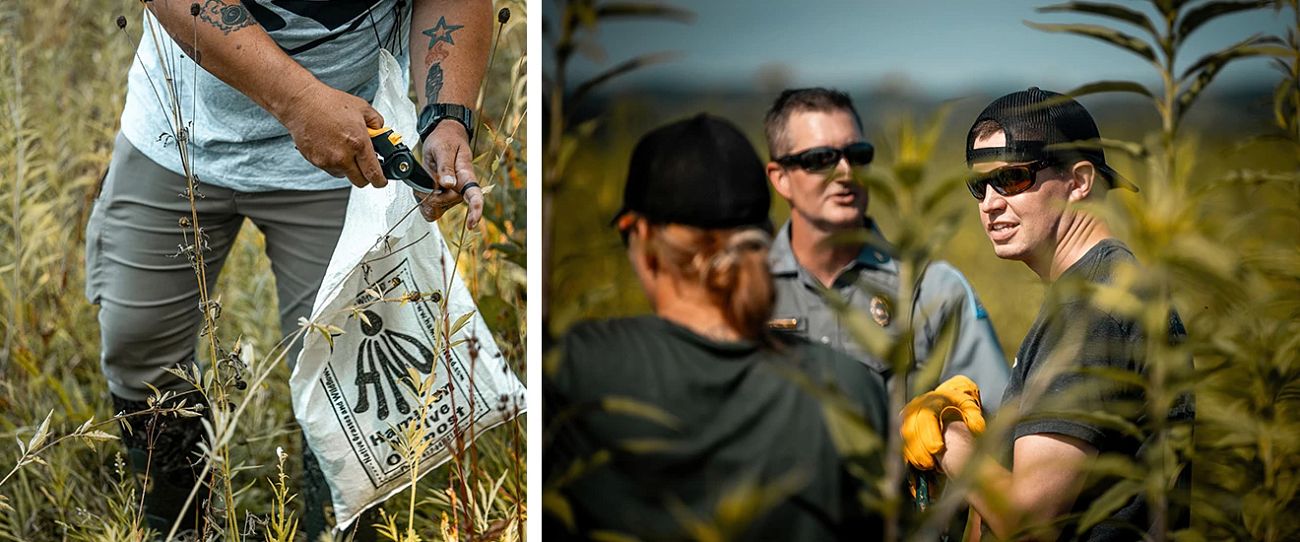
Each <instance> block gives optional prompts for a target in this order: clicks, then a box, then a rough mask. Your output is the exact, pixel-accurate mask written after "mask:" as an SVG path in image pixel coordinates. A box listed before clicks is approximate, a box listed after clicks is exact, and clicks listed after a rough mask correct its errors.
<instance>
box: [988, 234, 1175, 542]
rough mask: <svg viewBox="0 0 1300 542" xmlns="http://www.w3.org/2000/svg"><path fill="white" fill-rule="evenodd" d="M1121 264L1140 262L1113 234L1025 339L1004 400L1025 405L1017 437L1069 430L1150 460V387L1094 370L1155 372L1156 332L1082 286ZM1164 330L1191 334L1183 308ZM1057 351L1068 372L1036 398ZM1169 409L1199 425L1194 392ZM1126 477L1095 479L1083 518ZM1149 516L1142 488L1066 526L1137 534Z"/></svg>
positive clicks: (1066, 278)
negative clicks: (1107, 307) (1103, 304)
mask: <svg viewBox="0 0 1300 542" xmlns="http://www.w3.org/2000/svg"><path fill="white" fill-rule="evenodd" d="M1121 263H1129V264H1135V263H1136V259H1135V258H1134V257H1133V253H1132V252H1131V251H1129V249H1128V247H1126V246H1124V244H1123V243H1121V242H1119V241H1117V240H1114V239H1106V240H1103V241H1102V242H1100V243H1098V244H1097V245H1096V246H1094V247H1092V248H1091V249H1090V250H1088V252H1087V253H1086V254H1084V255H1083V257H1082V258H1079V261H1077V262H1075V263H1074V265H1071V266H1070V268H1069V269H1067V270H1066V271H1065V272H1064V273H1062V274H1061V276H1060V278H1058V279H1057V280H1056V282H1055V283H1054V284H1053V285H1052V288H1051V289H1050V290H1049V292H1048V294H1047V301H1046V302H1044V304H1043V308H1042V310H1041V311H1040V312H1039V314H1038V319H1037V320H1036V321H1035V322H1034V325H1033V326H1032V327H1031V328H1030V329H1029V333H1028V334H1027V335H1026V336H1025V340H1024V342H1022V343H1021V345H1020V351H1019V353H1018V355H1017V356H1016V365H1015V367H1014V368H1013V369H1012V373H1011V382H1010V383H1009V384H1008V385H1007V389H1006V395H1004V396H1003V398H1002V404H1003V405H1015V406H1017V407H1019V408H1020V415H1021V420H1020V421H1019V422H1018V423H1017V424H1016V426H1015V430H1014V431H1013V435H1012V441H1013V442H1014V440H1015V439H1017V438H1020V437H1023V436H1027V435H1037V434H1059V435H1067V436H1071V437H1074V438H1077V439H1079V440H1082V441H1084V442H1087V443H1088V444H1090V445H1092V446H1093V447H1095V448H1097V450H1098V452H1099V453H1101V454H1117V455H1124V456H1129V457H1130V458H1131V459H1133V460H1134V461H1139V462H1141V461H1142V460H1143V457H1144V456H1145V454H1147V453H1149V452H1148V451H1147V450H1146V447H1147V446H1149V445H1151V444H1152V443H1153V442H1154V441H1153V438H1154V435H1152V434H1151V433H1150V432H1149V431H1148V426H1149V425H1150V423H1149V420H1147V419H1146V410H1147V406H1146V395H1145V393H1144V391H1143V390H1142V388H1140V387H1138V386H1135V385H1132V384H1131V383H1127V384H1126V383H1125V382H1124V381H1123V380H1115V379H1110V378H1105V377H1104V376H1103V375H1099V374H1098V373H1096V372H1089V371H1112V372H1114V373H1115V374H1132V375H1137V376H1140V377H1141V378H1142V379H1143V380H1146V379H1147V374H1146V373H1147V364H1146V359H1145V350H1144V349H1145V344H1146V340H1147V339H1146V337H1147V333H1148V330H1144V329H1142V327H1141V326H1140V325H1139V323H1138V322H1137V321H1135V320H1133V319H1131V318H1127V317H1124V316H1121V315H1118V314H1115V313H1111V312H1106V311H1103V310H1101V309H1098V308H1097V307H1096V306H1095V305H1093V304H1092V303H1091V302H1090V301H1089V299H1088V297H1087V296H1086V295H1081V293H1080V292H1079V291H1078V287H1080V286H1083V285H1088V284H1092V285H1104V284H1110V283H1111V282H1112V281H1113V278H1114V272H1115V268H1116V266H1117V265H1119V264H1121ZM1154 331H1155V332H1156V333H1161V334H1163V335H1164V337H1165V338H1166V339H1167V340H1168V341H1170V342H1171V343H1174V344H1176V343H1180V342H1182V341H1185V340H1186V338H1187V331H1186V329H1185V328H1184V327H1183V323H1182V320H1181V319H1179V317H1178V313H1177V312H1171V313H1170V314H1169V322H1168V328H1167V329H1162V330H1154ZM1053 356H1063V357H1062V361H1061V362H1058V363H1063V366H1062V367H1061V369H1062V370H1061V371H1060V372H1059V373H1058V374H1056V375H1055V376H1053V377H1052V378H1051V379H1050V380H1048V381H1046V382H1044V383H1043V384H1045V385H1046V392H1045V393H1043V394H1042V396H1041V397H1039V398H1037V399H1036V400H1034V401H1032V402H1031V401H1030V400H1029V399H1030V398H1029V397H1027V396H1025V394H1024V391H1025V390H1026V389H1027V388H1029V387H1032V386H1033V385H1034V383H1035V382H1036V381H1037V379H1039V378H1042V376H1041V375H1043V374H1050V373H1045V372H1044V371H1046V370H1047V368H1048V367H1049V363H1050V361H1051V360H1052V359H1053ZM1187 363H1191V360H1190V359H1188V360H1187ZM1105 416H1112V417H1114V418H1117V419H1122V420H1124V421H1126V422H1128V423H1130V424H1132V427H1135V428H1137V429H1138V433H1140V434H1134V433H1131V432H1128V431H1125V430H1123V429H1122V425H1123V424H1119V423H1105V422H1104V420H1105V419H1106V418H1105ZM1167 416H1168V418H1167V419H1168V422H1169V423H1170V424H1174V425H1187V426H1190V425H1191V424H1192V422H1193V418H1194V416H1195V402H1194V399H1193V397H1192V396H1190V395H1183V396H1180V397H1179V398H1178V399H1177V400H1176V401H1174V403H1173V405H1172V406H1171V407H1170V410H1169V412H1168V415H1167ZM1009 444H1010V443H1009ZM1006 459H1007V461H1006V465H1007V466H1008V467H1009V466H1011V462H1010V460H1009V459H1010V458H1009V457H1008V458H1006ZM1190 473H1191V469H1190V468H1185V469H1183V470H1181V471H1180V472H1179V477H1178V479H1177V480H1176V484H1175V486H1174V487H1173V489H1172V491H1171V492H1170V495H1169V498H1170V509H1169V510H1168V513H1167V515H1166V519H1167V520H1168V521H1169V526H1170V528H1171V529H1179V528H1185V527H1186V526H1187V522H1188V514H1187V510H1186V508H1185V504H1183V503H1186V502H1188V499H1189V498H1190V493H1189V492H1190V487H1191V486H1190V484H1191V480H1190ZM1118 481H1119V479H1118V478H1116V477H1114V476H1109V475H1106V474H1104V473H1103V474H1094V475H1093V476H1091V477H1089V478H1088V479H1087V480H1086V481H1085V484H1084V488H1083V491H1082V493H1080V495H1079V497H1078V498H1077V499H1076V500H1075V503H1074V509H1073V510H1072V511H1071V512H1072V514H1075V515H1074V516H1073V518H1075V519H1077V518H1078V517H1079V515H1082V514H1083V513H1085V512H1086V511H1087V510H1088V508H1089V507H1090V506H1091V505H1092V504H1093V503H1094V502H1095V501H1097V500H1098V499H1099V498H1101V496H1102V495H1103V494H1105V492H1106V491H1107V490H1108V489H1110V488H1111V487H1113V486H1114V485H1115V484H1116V483H1118ZM1149 513H1150V505H1149V503H1148V502H1147V500H1146V496H1145V495H1144V494H1142V493H1138V494H1137V495H1136V496H1134V497H1132V498H1130V499H1128V500H1127V501H1126V502H1125V503H1124V504H1122V505H1121V506H1119V507H1118V508H1117V509H1116V510H1115V511H1114V512H1112V513H1111V514H1110V515H1109V516H1108V517H1107V518H1106V520H1105V521H1102V522H1101V523H1099V524H1097V525H1096V526H1094V527H1092V528H1091V529H1089V530H1088V531H1087V532H1083V533H1076V532H1075V524H1074V521H1073V520H1071V521H1069V522H1067V523H1066V524H1065V525H1063V526H1062V532H1061V536H1060V539H1061V540H1088V541H1095V542H1100V541H1110V540H1135V539H1138V538H1140V535H1139V534H1138V533H1139V532H1142V531H1144V530H1145V529H1146V528H1147V527H1148V526H1149V524H1150V517H1149ZM1134 529H1137V530H1136V531H1135V530H1134Z"/></svg>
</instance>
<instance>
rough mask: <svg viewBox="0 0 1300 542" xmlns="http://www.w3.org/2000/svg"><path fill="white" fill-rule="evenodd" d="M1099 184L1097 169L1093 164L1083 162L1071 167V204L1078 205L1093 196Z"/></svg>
mask: <svg viewBox="0 0 1300 542" xmlns="http://www.w3.org/2000/svg"><path fill="white" fill-rule="evenodd" d="M1096 182H1097V168H1096V166H1093V165H1092V162H1089V161H1087V160H1082V161H1079V162H1076V163H1075V164H1074V166H1072V167H1070V203H1077V202H1080V201H1083V200H1085V199H1087V198H1088V196H1090V195H1092V192H1093V188H1095V186H1096Z"/></svg>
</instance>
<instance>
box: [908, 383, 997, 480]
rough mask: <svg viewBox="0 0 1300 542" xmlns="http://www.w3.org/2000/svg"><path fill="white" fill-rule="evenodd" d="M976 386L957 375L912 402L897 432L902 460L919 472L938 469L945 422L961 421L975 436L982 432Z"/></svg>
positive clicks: (981, 419) (977, 387)
mask: <svg viewBox="0 0 1300 542" xmlns="http://www.w3.org/2000/svg"><path fill="white" fill-rule="evenodd" d="M979 393H980V392H979V386H976V385H975V382H973V381H971V379H969V378H967V377H965V376H962V375H957V376H954V377H952V378H950V379H948V381H946V382H944V383H943V384H941V385H939V387H938V388H935V390H934V391H931V392H926V393H923V394H921V395H919V396H917V397H916V398H915V399H912V400H911V401H910V402H908V403H907V406H905V407H904V408H903V422H902V424H901V425H900V426H899V432H900V433H902V437H903V459H904V460H906V461H907V463H908V464H909V465H911V466H913V467H915V468H917V469H919V470H932V469H934V468H935V467H937V466H938V462H937V461H936V456H937V455H938V454H940V453H942V452H943V451H944V447H945V440H944V436H945V431H944V425H945V423H947V424H948V425H951V424H952V423H956V422H962V423H963V427H969V431H970V432H973V433H975V434H979V433H982V432H984V414H983V409H982V405H981V404H980V395H979Z"/></svg>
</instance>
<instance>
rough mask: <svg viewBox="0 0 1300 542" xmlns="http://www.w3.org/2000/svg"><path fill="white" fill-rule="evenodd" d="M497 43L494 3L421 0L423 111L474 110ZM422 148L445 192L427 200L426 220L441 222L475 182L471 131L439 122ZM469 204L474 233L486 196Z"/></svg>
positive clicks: (418, 42)
mask: <svg viewBox="0 0 1300 542" xmlns="http://www.w3.org/2000/svg"><path fill="white" fill-rule="evenodd" d="M491 39H492V2H491V0H416V2H415V4H414V7H413V11H412V14H411V43H410V48H411V49H410V53H411V79H412V80H413V81H414V83H415V94H416V96H417V98H418V101H419V107H420V108H421V109H423V108H424V106H425V104H427V103H453V104H461V105H464V106H466V107H469V108H473V107H474V102H475V101H476V100H477V99H478V89H479V85H480V84H481V83H482V81H483V75H484V72H485V71H486V70H487V60H488V48H489V45H490V42H491ZM474 114H475V115H478V114H479V112H478V111H475V112H474ZM421 146H422V147H423V150H424V164H425V167H426V169H428V170H429V174H430V175H432V176H433V178H435V179H438V182H439V183H440V184H441V185H442V187H443V190H439V191H435V192H433V193H432V194H430V195H429V196H428V197H425V198H424V199H423V205H421V209H420V210H421V211H422V212H423V214H424V217H425V219H427V220H436V219H437V218H438V217H440V216H441V215H442V211H443V210H444V209H445V208H446V207H448V206H450V205H452V204H455V203H456V202H458V201H460V200H461V194H460V191H461V189H462V187H464V186H465V185H466V184H467V183H470V182H474V181H475V178H474V167H473V165H471V163H470V161H471V160H472V159H473V151H472V149H471V148H470V145H469V138H468V134H467V133H466V131H465V127H464V126H461V124H460V123H459V122H455V121H446V122H440V123H438V126H437V128H435V129H434V130H433V132H432V133H430V134H429V138H428V139H427V140H425V141H422V142H421ZM417 196H418V194H417ZM464 200H465V202H466V205H467V206H468V207H469V210H468V213H467V216H466V224H467V225H468V226H469V227H470V228H473V227H475V226H477V225H478V220H479V217H481V216H482V214H483V193H482V191H481V190H479V189H478V188H470V189H469V190H468V191H466V193H465V194H464Z"/></svg>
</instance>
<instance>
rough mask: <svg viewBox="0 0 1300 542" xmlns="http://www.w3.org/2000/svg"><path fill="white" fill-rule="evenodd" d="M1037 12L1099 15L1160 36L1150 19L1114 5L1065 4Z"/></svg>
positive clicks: (1139, 13) (1092, 3) (1090, 3)
mask: <svg viewBox="0 0 1300 542" xmlns="http://www.w3.org/2000/svg"><path fill="white" fill-rule="evenodd" d="M1038 11H1039V12H1040V13H1051V12H1074V13H1083V14H1087V15H1100V16H1103V17H1110V18H1112V19H1118V20H1120V21H1124V22H1126V23H1129V24H1132V25H1135V26H1139V27H1142V29H1143V30H1146V31H1147V32H1150V33H1151V36H1153V37H1156V38H1159V36H1160V33H1159V32H1158V31H1157V30H1156V27H1155V25H1154V24H1152V23H1151V19H1149V18H1148V17H1147V16H1146V15H1144V14H1142V13H1141V12H1139V11H1135V10H1132V9H1129V8H1126V7H1123V6H1118V5H1115V4H1099V3H1096V2H1066V3H1064V4H1056V5H1051V6H1047V7H1041V8H1038Z"/></svg>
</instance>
